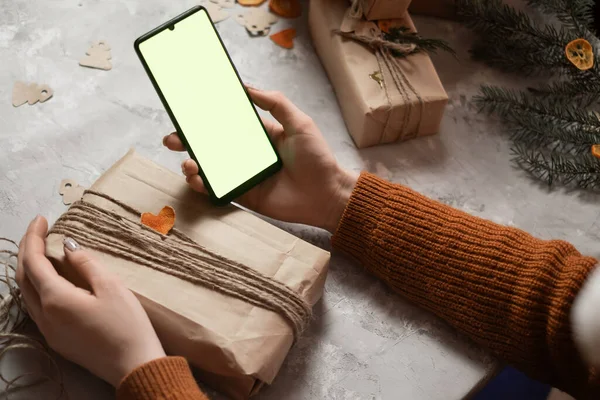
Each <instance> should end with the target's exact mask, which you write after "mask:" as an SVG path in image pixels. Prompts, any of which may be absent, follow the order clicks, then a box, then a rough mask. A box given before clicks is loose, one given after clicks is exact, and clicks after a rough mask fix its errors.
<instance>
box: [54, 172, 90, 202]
mask: <svg viewBox="0 0 600 400" xmlns="http://www.w3.org/2000/svg"><path fill="white" fill-rule="evenodd" d="M84 191H85V188H84V187H83V186H79V184H78V183H77V182H75V181H74V180H73V179H63V180H62V181H61V182H60V187H59V189H58V193H59V194H60V195H61V196H62V198H63V204H64V205H65V206H68V205H70V204H72V203H75V202H76V201H79V200H81V198H82V197H83V192H84Z"/></svg>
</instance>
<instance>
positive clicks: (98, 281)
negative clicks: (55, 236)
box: [63, 237, 119, 296]
mask: <svg viewBox="0 0 600 400" xmlns="http://www.w3.org/2000/svg"><path fill="white" fill-rule="evenodd" d="M63 243H64V251H65V256H66V258H67V261H68V262H69V264H70V266H71V267H72V268H73V269H74V270H75V272H76V273H77V275H78V277H79V278H81V279H83V281H84V283H85V284H86V285H87V286H89V288H91V290H92V292H93V293H94V294H95V295H96V296H101V295H102V294H104V293H106V292H107V291H109V290H112V289H113V287H114V285H115V284H119V283H118V282H119V280H118V279H117V277H116V276H115V275H113V274H112V273H111V272H110V271H109V270H107V269H106V268H104V266H103V265H102V264H100V263H99V262H98V261H96V259H94V257H93V256H92V255H91V254H90V253H89V252H87V251H85V250H83V249H82V248H81V246H79V244H78V243H77V242H76V241H75V240H74V239H72V238H70V237H66V238H65V239H64V240H63Z"/></svg>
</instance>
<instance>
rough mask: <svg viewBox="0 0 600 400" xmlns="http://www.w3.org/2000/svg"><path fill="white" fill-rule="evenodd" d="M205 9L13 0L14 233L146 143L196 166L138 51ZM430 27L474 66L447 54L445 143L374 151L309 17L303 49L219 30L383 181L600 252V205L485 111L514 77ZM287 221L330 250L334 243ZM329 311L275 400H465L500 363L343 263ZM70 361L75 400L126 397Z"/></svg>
mask: <svg viewBox="0 0 600 400" xmlns="http://www.w3.org/2000/svg"><path fill="white" fill-rule="evenodd" d="M194 4H196V2H194V1H177V2H170V1H165V0H163V1H159V0H145V1H134V0H110V1H108V0H107V1H102V2H101V1H86V0H56V1H51V2H50V1H43V0H0V8H1V9H2V13H0V59H1V60H2V63H1V65H0V122H1V129H0V160H1V163H0V172H1V173H0V236H8V237H11V238H14V239H18V238H20V236H21V235H22V234H23V232H24V230H25V227H26V225H27V223H28V222H29V220H30V219H32V218H33V217H34V216H35V215H36V214H38V213H40V214H43V215H45V216H47V217H48V218H49V219H50V221H52V220H54V219H56V218H57V217H58V216H59V215H60V214H61V213H62V212H63V211H64V210H65V208H66V207H65V206H64V205H62V203H61V199H60V196H59V195H58V193H57V187H58V184H59V182H60V180H61V179H63V178H66V177H69V178H73V179H76V180H77V181H79V182H80V183H82V184H84V185H89V184H90V183H92V182H93V181H94V180H95V179H96V178H97V177H98V176H99V175H100V174H101V173H102V172H103V171H104V170H105V169H107V168H108V167H109V166H110V165H111V164H112V163H113V162H115V161H116V160H117V159H118V158H119V157H121V156H122V155H123V154H124V153H125V152H126V151H127V149H129V148H130V147H135V148H136V149H137V150H138V151H139V152H140V153H141V154H143V155H144V156H146V157H149V158H151V159H153V160H155V161H157V162H159V163H161V164H164V165H167V166H169V167H170V168H172V169H173V170H176V171H178V170H179V163H180V161H181V160H182V157H183V156H182V155H179V154H171V153H169V152H167V151H165V150H164V149H163V148H162V146H161V138H162V136H163V135H164V134H166V133H168V132H170V131H171V129H172V127H171V123H170V121H169V119H168V117H167V115H166V113H165V111H164V110H163V108H162V107H161V104H160V102H159V100H158V98H157V96H156V94H155V92H154V90H153V88H152V86H151V85H150V82H149V81H148V78H147V77H146V75H145V74H144V72H143V70H142V67H141V65H140V63H139V61H138V60H137V58H136V56H135V54H134V52H133V41H134V39H135V38H136V37H137V36H138V35H140V34H142V33H144V32H146V31H147V30H149V29H150V28H153V27H154V26H156V25H158V24H159V23H161V22H163V21H165V20H166V19H168V18H170V17H172V16H174V15H176V14H178V13H179V12H181V11H183V10H185V9H187V7H189V6H192V5H194ZM236 10H239V9H236ZM233 12H235V11H233ZM415 22H416V24H417V27H419V28H420V30H421V32H422V33H424V34H425V35H437V36H442V37H445V38H447V39H448V40H450V41H451V43H452V45H453V46H454V47H455V48H456V49H457V50H458V53H459V59H460V61H456V60H454V59H452V58H451V57H449V56H445V55H441V56H439V57H435V58H434V62H435V63H436V66H437V68H438V70H439V73H440V76H441V78H442V81H443V82H444V84H445V87H446V89H447V90H448V92H449V95H450V103H449V106H448V111H447V113H446V117H445V118H444V121H443V124H442V130H441V133H440V134H439V135H437V136H435V137H431V138H426V139H420V140H415V141H412V142H410V143H404V144H400V145H390V146H384V147H378V148H372V149H367V150H363V151H357V150H356V148H355V147H354V145H353V143H352V141H351V139H350V137H349V136H348V135H347V133H346V129H345V126H344V122H343V120H342V119H341V116H340V113H339V109H338V105H337V102H336V98H335V96H334V94H333V92H332V88H331V86H330V85H329V82H328V80H327V77H326V75H325V73H324V71H323V69H322V67H321V64H320V63H319V60H318V59H317V57H316V55H315V54H314V51H313V49H312V45H311V42H310V38H309V35H308V30H307V26H306V13H305V14H304V16H303V17H302V18H300V19H298V20H294V21H280V22H279V23H278V24H277V25H276V26H275V28H274V29H275V30H279V29H280V28H283V27H286V26H295V27H296V28H297V29H298V38H297V39H296V42H295V48H294V49H293V50H291V51H288V50H284V49H281V48H279V47H277V46H275V45H274V44H273V43H272V42H271V41H270V40H269V39H268V38H250V37H249V36H248V35H247V34H246V32H245V30H244V29H243V28H242V27H241V26H239V25H238V24H237V23H236V22H235V21H234V20H233V19H231V18H230V19H229V20H226V21H224V22H222V23H221V24H220V25H219V31H220V32H221V34H222V36H223V39H224V42H225V44H226V46H227V47H228V49H229V50H230V52H231V55H232V58H233V60H234V62H235V63H236V65H237V67H238V69H239V71H240V73H241V75H242V77H243V78H244V79H245V80H246V81H247V82H248V83H251V84H253V85H255V86H257V87H262V88H269V89H277V90H281V91H283V92H284V93H285V94H286V95H287V96H289V97H290V98H291V99H292V100H293V101H294V102H295V103H297V104H298V106H299V107H300V108H302V109H303V110H305V111H306V112H307V113H308V114H310V115H311V116H313V118H314V119H315V121H316V122H317V123H318V125H319V126H320V128H321V129H322V131H323V133H324V135H325V136H326V138H327V141H328V143H329V145H330V146H331V148H332V149H333V150H334V152H335V154H336V156H337V157H338V159H339V161H340V162H341V163H342V164H343V165H344V166H345V167H347V168H350V169H353V170H362V169H367V170H370V171H372V172H375V173H377V174H380V175H381V176H383V177H385V178H388V179H390V180H392V181H395V182H400V183H404V184H408V185H410V186H411V187H413V188H415V189H417V190H419V191H421V192H422V193H424V194H426V195H428V196H431V197H433V198H436V199H439V200H441V201H443V202H446V203H448V204H450V205H452V206H455V207H458V208H460V209H463V210H466V211H468V212H470V213H473V214H475V215H479V216H482V217H485V218H489V219H492V220H494V221H497V222H500V223H503V224H509V225H514V226H518V227H520V228H524V229H526V230H528V231H530V232H532V233H534V234H536V235H539V236H542V237H544V238H550V237H553V238H563V239H568V240H570V241H572V242H574V243H575V244H576V245H578V247H579V248H580V249H581V250H582V251H584V252H586V253H589V254H592V255H594V253H593V249H594V248H595V247H594V246H595V244H596V243H597V241H598V239H599V238H600V237H599V235H598V231H599V229H598V228H599V227H600V214H599V212H598V208H597V206H596V205H595V204H597V198H589V197H585V196H578V195H576V194H568V193H565V192H563V191H554V192H548V191H547V189H546V188H544V187H541V186H539V185H535V184H532V183H531V181H529V180H528V179H527V178H526V177H525V176H524V175H523V174H522V173H520V172H519V171H517V170H514V169H513V168H512V167H511V165H510V163H509V146H508V143H507V141H506V139H505V138H503V137H502V136H501V135H499V134H498V132H496V131H497V129H496V128H494V126H492V125H491V124H489V123H487V122H486V121H485V119H484V118H481V117H478V116H476V114H475V112H474V110H473V109H472V107H470V106H469V99H470V97H471V96H472V95H473V94H474V93H475V92H476V90H477V87H478V85H479V84H481V83H485V82H508V80H509V78H506V77H502V76H501V75H499V74H497V73H494V72H493V71H490V70H489V69H487V68H484V67H483V66H481V65H476V64H474V63H472V62H470V61H468V57H467V52H466V49H467V48H468V45H469V43H470V40H469V34H468V32H466V31H465V30H464V29H462V28H459V27H458V26H456V25H454V24H452V23H449V22H439V21H434V20H428V19H425V18H415ZM100 39H104V40H106V41H108V43H110V45H111V47H112V56H113V65H114V68H113V70H112V71H109V72H104V71H99V70H91V69H86V68H82V67H79V66H78V60H79V58H80V57H81V56H82V55H83V54H84V52H85V51H86V49H87V48H88V46H89V44H90V43H91V42H93V41H96V40H100ZM17 80H26V81H35V82H38V83H47V84H49V85H50V86H51V87H52V88H53V89H54V91H55V94H54V98H53V99H51V100H50V101H48V102H47V103H44V104H38V105H34V106H28V105H24V106H22V107H20V108H13V107H12V105H11V101H10V99H11V92H12V87H13V83H14V82H15V81H17ZM279 225H280V226H282V227H284V229H288V230H289V231H291V232H292V233H294V234H297V235H298V236H300V237H302V238H304V239H306V240H309V241H311V242H313V243H315V244H317V245H319V246H322V247H324V248H329V244H328V236H327V235H325V234H324V233H323V232H320V231H317V230H314V229H311V228H307V227H301V226H290V225H281V224H279ZM596 255H597V254H596ZM316 314H317V319H316V321H315V322H314V324H313V325H312V327H311V328H310V330H309V331H308V332H307V333H306V335H305V336H304V337H303V338H302V339H301V340H300V341H299V343H298V345H297V346H296V347H295V348H294V349H293V350H292V352H291V353H290V355H289V357H288V359H287V362H286V364H285V366H284V368H283V369H282V371H281V373H280V375H279V377H278V378H277V380H276V381H275V383H274V385H273V386H272V387H271V388H269V389H267V390H266V391H265V392H264V393H263V394H262V395H260V396H259V397H258V398H259V399H307V400H308V399H315V400H316V399H325V398H327V399H459V398H462V397H464V396H465V395H467V394H468V393H469V392H471V391H472V390H473V388H475V387H476V386H477V385H479V384H480V383H481V382H483V381H485V380H486V379H487V378H488V377H489V376H491V375H492V374H493V371H494V368H495V362H494V360H493V359H491V358H490V357H488V356H487V355H486V354H485V353H484V352H482V351H480V350H479V349H477V348H476V347H474V346H473V345H472V344H470V343H469V342H468V341H467V340H465V339H464V338H462V337H461V336H460V335H459V334H457V333H455V332H454V331H453V330H451V329H449V328H448V327H447V326H446V325H445V324H444V323H442V322H440V321H438V320H437V319H436V318H434V317H433V316H431V315H430V314H428V313H425V312H423V311H421V310H419V309H418V308H416V307H414V306H412V305H409V304H407V303H406V302H405V301H404V300H402V299H401V298H400V297H399V296H397V295H395V294H392V293H391V292H390V291H389V290H387V289H386V288H385V287H384V286H383V285H382V284H381V283H380V282H378V281H377V280H376V279H374V278H372V277H370V276H369V275H368V274H366V273H365V272H363V271H362V270H361V268H360V267H358V266H356V265H354V264H353V263H351V262H349V261H348V260H347V259H344V258H343V257H341V256H339V255H337V254H335V255H334V257H333V258H332V262H331V272H330V275H329V278H328V281H327V284H326V292H325V295H324V298H323V301H322V302H321V303H319V305H318V306H317V309H316ZM28 356H29V355H27V354H24V355H22V356H18V357H13V358H11V359H10V360H5V361H6V362H5V364H6V363H8V365H2V371H3V372H5V373H8V374H10V373H16V371H17V370H20V369H21V370H22V369H27V368H28V366H29V364H28V358H27V357H28ZM61 365H62V366H63V368H64V369H65V373H66V382H67V388H68V390H69V392H70V394H71V398H72V399H88V398H89V399H108V398H111V397H112V393H113V391H112V389H111V388H110V387H108V385H105V384H103V383H102V382H100V381H98V380H97V379H95V378H93V377H92V376H91V375H89V374H87V373H86V372H84V371H82V370H81V369H79V368H77V367H75V366H73V365H70V364H68V363H66V362H61ZM218 397H219V396H216V398H218ZM23 398H31V397H27V396H24V397H23ZM40 398H52V397H51V395H49V394H46V395H44V396H41V397H40Z"/></svg>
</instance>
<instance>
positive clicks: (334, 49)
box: [308, 0, 448, 148]
mask: <svg viewBox="0 0 600 400" xmlns="http://www.w3.org/2000/svg"><path fill="white" fill-rule="evenodd" d="M347 10H348V3H347V1H346V0H311V2H310V9H309V17H308V19H309V21H308V22H309V29H310V32H311V36H312V39H313V44H314V47H315V50H316V52H317V54H318V56H319V58H320V59H321V63H322V64H323V67H324V68H325V71H326V72H327V75H328V76H329V80H330V81H331V84H332V86H333V89H334V91H335V93H336V95H337V99H338V103H339V105H340V109H341V112H342V116H343V117H344V121H345V122H346V127H347V128H348V131H349V133H350V135H351V136H352V138H353V140H354V143H355V144H356V146H357V147H359V148H363V147H369V146H374V145H378V144H383V143H392V142H396V141H403V140H408V139H412V138H415V137H419V136H426V135H432V134H435V133H437V132H438V130H439V126H440V123H441V120H442V117H443V114H444V110H445V107H446V104H447V102H448V96H447V94H446V91H445V90H444V87H443V86H442V83H441V82H440V79H439V77H438V75H437V73H436V71H435V68H434V66H433V63H432V62H431V59H430V58H429V56H428V55H427V54H426V53H416V54H412V55H409V56H407V57H404V58H400V59H396V60H397V61H396V62H397V65H398V66H399V68H400V70H401V73H402V75H403V77H404V78H405V80H406V82H408V84H407V85H406V84H404V83H403V84H402V86H403V87H404V89H400V88H399V87H398V86H396V85H395V83H394V82H395V81H394V78H393V77H392V75H391V71H390V69H388V68H386V67H385V65H384V66H382V65H381V63H380V61H378V57H377V56H376V54H375V51H374V50H372V49H371V48H369V47H367V46H366V45H364V44H362V43H359V42H357V41H355V40H353V39H347V38H343V37H341V36H340V35H338V34H336V33H334V32H333V31H334V30H336V29H340V27H341V26H342V22H343V21H344V18H345V15H346V13H347ZM403 21H404V23H403V25H404V26H406V27H408V28H409V29H411V30H413V31H414V30H415V27H414V25H413V23H412V20H411V19H410V16H409V15H408V13H405V14H404V18H403ZM377 72H380V73H381V75H380V76H381V77H383V83H382V84H380V83H378V82H377V81H376V80H375V79H373V78H372V77H373V75H374V74H376V73H377Z"/></svg>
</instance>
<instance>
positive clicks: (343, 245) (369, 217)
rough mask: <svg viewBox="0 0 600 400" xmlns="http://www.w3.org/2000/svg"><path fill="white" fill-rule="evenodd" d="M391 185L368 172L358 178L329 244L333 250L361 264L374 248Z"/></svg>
mask: <svg viewBox="0 0 600 400" xmlns="http://www.w3.org/2000/svg"><path fill="white" fill-rule="evenodd" d="M392 186H393V185H392V184H391V183H389V182H387V181H385V180H383V179H381V178H378V177H377V176H375V175H372V174H370V173H367V172H363V173H361V174H360V177H359V178H358V181H357V182H356V186H355V187H354V190H353V191H352V195H351V196H350V200H349V201H348V205H347V206H346V209H345V210H344V213H343V215H342V219H341V220H340V224H339V225H338V228H337V231H336V232H335V234H334V235H333V237H332V239H331V242H332V245H333V247H334V248H336V249H338V250H341V251H343V252H345V253H347V254H348V255H350V256H353V257H355V258H356V259H357V260H359V261H364V257H367V256H368V252H369V250H370V249H371V246H372V245H373V238H372V236H373V232H374V231H375V229H376V228H377V224H378V221H379V219H380V215H381V212H382V210H383V209H384V208H385V201H386V196H389V191H390V189H391V188H392Z"/></svg>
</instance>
